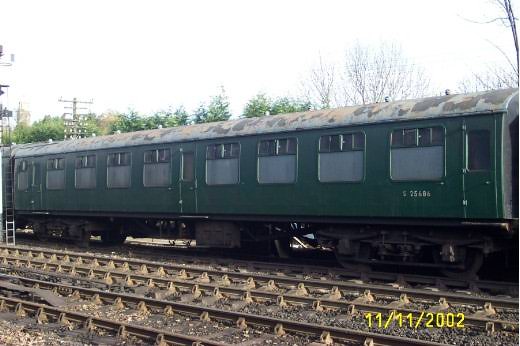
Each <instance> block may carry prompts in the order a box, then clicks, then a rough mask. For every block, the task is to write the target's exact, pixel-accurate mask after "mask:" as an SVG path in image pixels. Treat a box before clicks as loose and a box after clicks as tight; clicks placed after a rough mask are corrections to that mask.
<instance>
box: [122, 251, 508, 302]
mask: <svg viewBox="0 0 520 346" xmlns="http://www.w3.org/2000/svg"><path fill="white" fill-rule="evenodd" d="M125 245H130V246H134V247H139V248H146V247H150V248H153V249H154V250H155V249H157V248H159V249H164V250H171V249H172V247H171V246H163V245H160V246H156V245H148V244H143V243H139V242H135V243H132V242H131V243H130V244H127V243H125ZM173 249H175V250H181V249H179V248H175V247H174V248H173ZM182 250H184V249H182ZM134 253H135V252H134ZM139 253H142V254H144V255H146V251H145V250H140V251H139ZM169 255H171V253H169ZM175 260H176V261H178V260H182V261H185V262H187V263H194V262H198V263H200V262H201V261H204V262H206V263H207V265H211V264H219V265H229V264H230V261H232V263H233V265H235V266H241V267H243V268H248V269H253V270H258V271H283V272H293V273H298V274H313V273H314V274H315V273H321V274H323V275H330V276H339V277H343V278H348V279H354V280H362V281H384V282H389V283H392V282H400V283H408V284H419V285H431V286H434V287H435V286H441V287H449V288H453V289H459V290H463V289H471V290H483V291H493V292H496V291H497V290H498V291H500V292H507V293H508V294H514V295H518V284H517V283H515V282H506V281H489V280H478V279H470V280H468V279H456V278H448V277H439V276H428V275H419V274H410V273H392V272H382V271H369V272H367V271H362V270H354V269H345V268H341V267H324V266H318V265H311V264H307V263H302V264H294V263H284V262H282V263H280V262H275V263H272V262H271V263H269V262H267V261H258V260H255V261H249V260H241V259H231V258H229V259H222V258H218V257H202V256H198V255H197V256H195V255H185V254H175ZM270 260H271V261H272V260H273V259H272V258H271V259H270ZM226 261H227V262H226Z"/></svg>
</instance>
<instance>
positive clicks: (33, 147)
mask: <svg viewBox="0 0 520 346" xmlns="http://www.w3.org/2000/svg"><path fill="white" fill-rule="evenodd" d="M517 94H518V89H503V90H493V91H486V92H478V93H472V94H460V95H446V96H438V97H428V98H423V99H417V100H402V101H395V102H384V103H374V104H369V105H363V106H354V107H342V108H336V109H325V110H317V111H308V112H299V113H290V114H278V115H271V116H264V117H259V118H244V119H237V120H228V121H220V122H214V123H205V124H197V125H188V126H179V127H172V128H165V129H156V130H146V131H138V132H129V133H122V134H114V135H108V136H99V137H89V138H83V139H76V140H69V141H60V142H52V143H33V144H22V145H17V146H16V147H15V148H14V150H13V152H14V154H15V156H18V157H25V156H39V155H52V154H59V153H64V152H80V151H89V150H97V149H109V148H122V147H127V146H136V145H150V144H163V143H172V142H183V141H193V140H202V139H213V138H228V137H237V136H248V135H257V134H269V133H280V132H288V131H295V130H311V129H319V128H332V127H341V126H348V125H360V124H373V123H380V122H392V121H405V120H415V119H429V118H436V117H452V116H460V115H469V114H487V113H496V112H505V111H507V107H508V104H509V101H510V100H511V99H512V98H513V97H514V96H515V95H517Z"/></svg>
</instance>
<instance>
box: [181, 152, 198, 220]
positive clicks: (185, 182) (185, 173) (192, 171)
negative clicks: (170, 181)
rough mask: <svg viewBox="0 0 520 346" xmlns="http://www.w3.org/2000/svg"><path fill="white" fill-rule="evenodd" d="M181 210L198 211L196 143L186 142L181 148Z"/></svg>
mask: <svg viewBox="0 0 520 346" xmlns="http://www.w3.org/2000/svg"><path fill="white" fill-rule="evenodd" d="M179 152H180V155H179V160H180V162H179V163H180V164H179V167H180V173H179V210H180V212H181V213H183V214H195V213H196V212H197V175H196V166H197V165H196V163H197V160H196V158H197V151H196V145H195V143H184V144H181V145H180V148H179Z"/></svg>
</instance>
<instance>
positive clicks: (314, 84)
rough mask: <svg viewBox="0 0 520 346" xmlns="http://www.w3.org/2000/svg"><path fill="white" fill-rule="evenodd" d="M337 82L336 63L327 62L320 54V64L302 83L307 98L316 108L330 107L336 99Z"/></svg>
mask: <svg viewBox="0 0 520 346" xmlns="http://www.w3.org/2000/svg"><path fill="white" fill-rule="evenodd" d="M335 82H336V73H335V68H334V65H332V64H328V63H325V62H324V61H323V59H322V57H321V55H320V57H319V62H318V64H317V65H316V66H315V67H313V68H312V69H311V71H310V74H309V77H308V79H307V80H305V81H303V83H302V89H303V93H304V95H305V99H306V100H307V101H309V102H311V104H312V105H314V107H316V108H322V109H325V108H330V107H331V106H332V101H333V99H334V89H335Z"/></svg>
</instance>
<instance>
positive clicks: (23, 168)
mask: <svg viewBox="0 0 520 346" xmlns="http://www.w3.org/2000/svg"><path fill="white" fill-rule="evenodd" d="M30 166H31V165H30V164H29V161H28V160H26V159H22V160H20V161H19V162H18V164H17V167H16V191H21V192H26V191H29V190H30V188H31V186H32V184H30V183H29V173H30V172H29V167H30ZM20 172H22V173H26V175H27V188H25V189H20V175H19V173H20ZM31 175H32V174H31Z"/></svg>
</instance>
